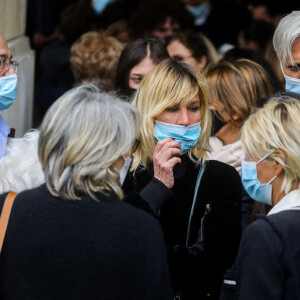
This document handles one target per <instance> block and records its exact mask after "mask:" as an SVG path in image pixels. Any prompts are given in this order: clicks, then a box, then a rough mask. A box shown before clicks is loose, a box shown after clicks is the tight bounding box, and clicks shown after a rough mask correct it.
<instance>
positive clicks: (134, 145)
mask: <svg viewBox="0 0 300 300" xmlns="http://www.w3.org/2000/svg"><path fill="white" fill-rule="evenodd" d="M139 144H140V141H139V140H138V139H135V140H134V142H133V144H132V147H131V154H132V153H134V152H135V151H136V150H137V148H138V146H139Z"/></svg>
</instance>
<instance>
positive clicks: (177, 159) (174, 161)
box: [166, 156, 181, 170]
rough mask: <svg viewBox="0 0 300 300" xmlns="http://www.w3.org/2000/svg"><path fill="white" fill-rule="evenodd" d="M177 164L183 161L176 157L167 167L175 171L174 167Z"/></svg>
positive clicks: (168, 162)
mask: <svg viewBox="0 0 300 300" xmlns="http://www.w3.org/2000/svg"><path fill="white" fill-rule="evenodd" d="M177 164H181V159H180V158H179V157H176V156H175V157H172V158H171V159H169V160H168V161H167V163H166V166H167V168H169V169H172V170H173V167H174V166H175V165H177Z"/></svg>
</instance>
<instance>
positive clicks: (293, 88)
mask: <svg viewBox="0 0 300 300" xmlns="http://www.w3.org/2000/svg"><path fill="white" fill-rule="evenodd" d="M283 75H284V78H285V90H286V91H287V92H293V93H296V94H300V79H298V78H292V77H289V76H287V75H285V74H284V73H283Z"/></svg>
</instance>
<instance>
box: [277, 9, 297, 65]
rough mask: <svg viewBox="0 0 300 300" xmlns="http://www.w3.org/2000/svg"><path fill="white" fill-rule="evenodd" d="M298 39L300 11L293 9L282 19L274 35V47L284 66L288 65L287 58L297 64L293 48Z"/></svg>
mask: <svg viewBox="0 0 300 300" xmlns="http://www.w3.org/2000/svg"><path fill="white" fill-rule="evenodd" d="M298 39H300V11H293V12H291V13H290V14H288V15H287V16H285V17H284V18H282V19H281V21H280V22H279V24H278V26H277V28H276V31H275V33H274V36H273V46H274V49H275V51H276V54H277V57H278V58H279V60H280V62H281V63H282V64H283V65H284V66H286V65H287V63H286V60H287V59H290V61H291V63H292V65H295V62H294V60H293V57H292V53H291V49H292V46H293V44H294V42H295V41H296V40H298Z"/></svg>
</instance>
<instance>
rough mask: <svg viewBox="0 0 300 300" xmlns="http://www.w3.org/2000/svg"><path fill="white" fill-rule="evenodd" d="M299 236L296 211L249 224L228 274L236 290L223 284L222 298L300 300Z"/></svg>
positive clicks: (299, 212) (263, 217)
mask: <svg viewBox="0 0 300 300" xmlns="http://www.w3.org/2000/svg"><path fill="white" fill-rule="evenodd" d="M299 236H300V211H299V210H286V211H282V212H279V213H276V214H273V215H270V216H267V217H265V216H261V217H260V218H259V219H258V220H256V221H255V222H254V223H253V224H251V225H249V226H248V227H247V228H246V230H245V231H244V233H243V236H242V241H241V245H240V250H239V254H238V257H237V260H236V263H235V266H234V269H233V270H232V271H231V275H233V276H235V278H234V277H232V278H231V279H236V283H237V285H236V291H234V286H231V287H230V285H228V284H227V285H226V284H224V286H223V292H222V298H221V299H224V300H225V299H242V300H248V299H249V300H250V299H251V300H252V299H258V300H259V299H264V300H269V299H270V300H279V299H280V300H294V299H300V256H299V253H300V241H299ZM228 274H229V273H228ZM228 279H230V278H228ZM229 282H232V281H229Z"/></svg>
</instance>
